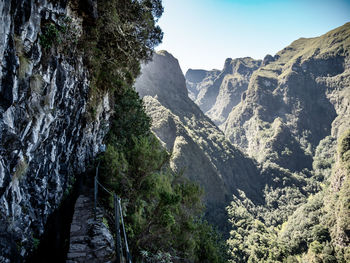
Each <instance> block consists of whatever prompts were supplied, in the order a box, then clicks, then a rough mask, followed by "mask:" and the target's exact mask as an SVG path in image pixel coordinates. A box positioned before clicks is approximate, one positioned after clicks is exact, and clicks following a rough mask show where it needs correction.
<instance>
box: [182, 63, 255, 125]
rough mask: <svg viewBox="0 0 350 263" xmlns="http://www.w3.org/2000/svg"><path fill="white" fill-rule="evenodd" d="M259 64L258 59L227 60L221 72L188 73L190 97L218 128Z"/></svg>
mask: <svg viewBox="0 0 350 263" xmlns="http://www.w3.org/2000/svg"><path fill="white" fill-rule="evenodd" d="M260 65H261V60H254V59H252V58H249V57H246V58H237V59H231V58H228V59H226V61H225V64H224V68H223V70H222V71H218V70H212V71H204V70H191V69H190V70H188V71H187V72H186V85H187V88H188V90H189V92H190V94H193V95H192V97H191V96H190V97H191V99H192V100H193V101H195V102H196V104H197V105H198V106H199V107H200V108H201V110H202V111H203V112H204V113H205V114H206V115H207V116H209V117H210V118H211V120H212V121H214V123H215V124H216V125H217V126H219V127H220V125H221V124H223V123H224V122H225V121H226V119H227V117H228V115H229V113H230V112H231V110H232V108H233V107H234V106H236V105H237V104H238V103H239V102H240V101H241V96H242V94H243V92H244V91H246V90H247V88H248V83H249V80H250V77H251V75H252V73H253V72H254V71H255V70H257V69H258V68H259V67H260Z"/></svg>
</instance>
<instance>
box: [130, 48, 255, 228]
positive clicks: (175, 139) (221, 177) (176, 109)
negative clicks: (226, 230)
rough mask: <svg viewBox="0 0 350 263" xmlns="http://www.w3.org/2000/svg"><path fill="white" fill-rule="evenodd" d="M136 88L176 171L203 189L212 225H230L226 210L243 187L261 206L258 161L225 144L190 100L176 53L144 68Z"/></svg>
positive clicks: (161, 56) (157, 58)
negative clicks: (170, 155)
mask: <svg viewBox="0 0 350 263" xmlns="http://www.w3.org/2000/svg"><path fill="white" fill-rule="evenodd" d="M135 86H136V90H137V91H138V92H139V93H140V95H141V96H142V97H143V100H144V103H145V106H146V112H147V113H148V114H149V115H150V116H151V117H152V121H153V122H152V129H153V131H154V133H155V134H156V135H157V137H158V138H159V139H160V141H161V142H162V143H163V145H164V146H165V147H166V149H167V150H168V151H169V152H170V153H172V158H171V168H172V169H173V170H175V171H177V172H181V171H182V170H183V172H184V175H185V176H186V177H188V178H190V179H191V180H194V181H196V182H198V183H199V184H200V185H201V186H203V187H204V190H205V199H206V203H207V205H208V209H209V210H211V213H210V215H209V216H212V217H216V220H213V221H215V222H217V223H218V224H223V223H224V222H225V219H224V218H225V212H224V210H223V208H224V207H225V206H226V205H227V204H228V202H229V201H230V200H231V199H232V194H238V192H237V191H238V189H240V190H242V191H244V192H246V193H247V196H249V198H251V199H252V200H255V201H256V202H260V201H261V200H262V198H261V195H260V189H261V187H262V186H261V184H260V179H259V171H258V169H257V167H256V164H255V162H254V161H253V160H252V159H250V158H247V157H246V156H245V155H244V154H242V152H241V151H239V150H237V149H236V148H235V147H233V146H232V145H231V144H230V143H228V142H227V141H225V138H224V134H223V133H222V132H221V131H220V130H219V129H218V128H217V127H216V126H215V125H214V124H213V123H212V122H211V121H210V119H209V118H208V117H207V116H205V115H204V114H203V113H202V111H201V110H200V109H199V107H198V106H197V105H196V104H195V103H194V102H193V101H192V100H191V99H190V98H189V97H188V95H187V90H186V83H185V78H184V76H183V74H182V72H181V69H180V67H179V64H178V61H177V60H176V59H175V58H174V57H173V56H172V55H171V54H169V53H168V52H166V51H160V52H158V53H157V54H155V55H154V57H153V61H152V62H150V63H148V64H146V65H143V66H142V74H141V76H140V77H139V78H138V79H137V81H136V84H135ZM252 182H254V183H252ZM216 209H217V210H216ZM214 211H216V212H214ZM220 213H221V214H220Z"/></svg>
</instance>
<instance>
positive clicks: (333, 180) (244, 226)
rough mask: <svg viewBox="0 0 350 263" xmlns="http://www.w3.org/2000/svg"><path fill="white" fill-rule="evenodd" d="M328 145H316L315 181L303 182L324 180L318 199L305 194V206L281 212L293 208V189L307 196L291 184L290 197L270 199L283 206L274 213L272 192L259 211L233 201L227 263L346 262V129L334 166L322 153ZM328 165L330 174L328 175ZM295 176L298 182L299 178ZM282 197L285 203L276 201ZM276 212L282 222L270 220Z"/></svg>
mask: <svg viewBox="0 0 350 263" xmlns="http://www.w3.org/2000/svg"><path fill="white" fill-rule="evenodd" d="M330 145H333V142H332V139H331V138H326V139H325V140H323V141H322V142H321V143H320V146H319V147H318V149H317V151H316V158H315V162H314V168H315V171H314V172H313V174H315V175H316V176H314V177H310V178H307V179H305V180H306V181H309V183H307V184H310V183H312V182H314V183H315V182H316V180H317V179H318V178H319V177H318V176H317V175H319V174H322V177H326V178H327V179H328V180H327V181H326V182H327V184H326V185H324V188H323V189H322V190H321V191H320V192H318V193H317V194H315V195H309V196H308V198H307V200H306V202H305V201H304V204H302V202H300V203H299V205H298V204H295V205H296V207H294V208H292V209H290V210H289V209H288V208H283V202H284V203H286V204H289V205H290V204H291V203H292V201H293V199H294V198H295V197H294V194H291V193H293V192H294V193H296V192H295V191H297V189H298V188H301V189H303V188H304V189H305V193H310V190H308V188H305V187H302V185H299V186H298V187H293V184H292V185H291V187H290V189H291V190H292V192H291V193H290V194H291V195H290V194H287V193H286V194H285V195H283V194H282V196H274V197H273V198H272V199H271V200H274V202H278V201H282V202H281V203H280V204H278V205H277V204H276V207H275V209H270V210H269V209H268V208H269V202H268V199H269V198H270V197H272V196H271V195H272V193H273V192H274V191H272V190H271V189H270V190H269V191H265V193H266V197H265V199H266V200H267V202H266V204H265V205H264V206H256V205H254V204H253V203H251V202H249V201H248V200H244V198H241V200H239V199H238V198H236V199H235V200H234V201H233V202H232V204H231V205H230V206H229V207H228V208H227V211H228V214H229V217H230V223H231V224H232V231H231V233H230V238H229V239H228V241H227V243H228V246H229V250H230V256H231V260H230V262H296V263H298V262H300V263H301V262H310V263H318V262H341V263H345V262H349V260H350V249H349V240H350V236H349V230H350V206H349V204H350V190H349V189H350V179H349V175H350V166H349V153H350V130H349V131H347V132H346V133H345V134H344V135H343V136H342V137H341V138H340V140H339V143H338V153H337V162H335V163H334V161H333V158H332V157H331V156H330V155H329V154H326V151H325V150H324V148H325V147H329V148H330ZM328 150H329V149H328ZM322 157H323V160H325V161H322ZM323 163H325V164H324V165H323ZM321 164H322V165H321ZM330 166H332V174H331V175H330V176H328V175H329V169H330ZM316 168H317V169H316ZM327 176H328V177H327ZM294 177H295V179H296V180H297V179H298V176H294ZM272 180H274V179H273V176H272ZM299 180H300V175H299ZM285 182H286V181H285ZM285 182H284V184H285ZM296 182H297V181H296ZM307 184H306V185H307ZM276 189H277V188H276ZM285 189H287V188H285ZM300 194H301V192H300ZM283 196H285V199H284V200H283V199H282V200H281V198H282V197H283ZM276 197H277V198H276ZM301 198H302V199H301V200H300V201H303V195H301ZM242 200H243V201H242ZM286 204H285V206H286ZM281 207H282V209H285V210H284V212H286V211H287V215H289V216H288V217H283V215H285V213H283V212H281V210H280V209H281ZM297 207H298V208H297ZM276 211H278V212H277V214H279V216H280V217H281V218H282V220H279V221H278V220H277V221H276V220H271V218H277V217H276V215H274V213H275V212H276ZM288 211H289V212H288Z"/></svg>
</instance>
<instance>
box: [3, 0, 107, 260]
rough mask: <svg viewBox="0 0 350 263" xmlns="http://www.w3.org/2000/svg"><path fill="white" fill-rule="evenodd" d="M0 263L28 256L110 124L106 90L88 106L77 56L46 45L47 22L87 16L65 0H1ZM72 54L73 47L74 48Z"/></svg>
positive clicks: (77, 29) (74, 22) (78, 27)
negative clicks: (92, 110)
mask: <svg viewBox="0 0 350 263" xmlns="http://www.w3.org/2000/svg"><path fill="white" fill-rule="evenodd" d="M0 13H1V18H0V19H1V23H0V58H1V61H2V63H1V64H0V156H1V158H0V211H1V212H0V224H1V234H0V255H1V256H0V261H2V262H9V260H10V259H11V257H12V259H13V257H15V256H16V255H18V253H19V254H20V256H21V257H24V256H26V255H27V254H28V253H29V252H30V251H31V249H32V248H33V242H34V239H35V238H38V237H39V235H40V234H42V233H43V231H44V224H45V222H46V220H47V218H48V216H49V215H50V214H51V213H52V212H53V210H54V209H55V208H57V207H58V205H59V204H60V201H61V200H62V198H63V196H64V193H65V192H67V191H69V188H70V187H71V185H72V183H73V181H74V174H78V173H82V172H84V171H85V167H86V165H87V164H88V163H89V161H90V160H91V159H92V158H93V157H94V156H95V155H96V154H97V153H98V151H99V145H101V143H102V139H103V137H104V135H105V133H106V132H107V129H108V119H109V116H110V107H109V99H108V95H106V96H105V97H104V100H103V102H102V103H100V104H99V105H97V106H96V109H95V115H94V116H92V115H91V114H90V113H89V112H88V110H87V108H88V105H89V96H88V95H89V74H88V71H87V70H86V68H85V67H84V65H83V62H82V58H81V57H79V55H75V56H71V55H69V54H68V53H67V52H65V51H66V50H64V44H62V43H61V44H60V47H57V48H63V50H62V51H60V52H58V51H57V48H56V47H50V48H46V49H44V48H43V46H44V42H43V41H44V40H43V38H42V36H43V34H44V33H45V32H44V31H45V29H44V28H45V25H53V27H56V28H57V27H58V26H60V25H61V21H62V20H61V18H67V17H69V19H70V21H71V22H70V23H71V24H72V25H73V27H74V30H75V32H76V34H79V32H81V27H82V25H81V23H82V19H81V17H79V16H78V15H77V14H75V12H74V11H72V8H71V7H69V6H67V4H66V1H57V2H55V3H51V2H47V1H45V0H39V1H35V2H34V1H21V0H19V1H1V2H0ZM73 52H74V50H73Z"/></svg>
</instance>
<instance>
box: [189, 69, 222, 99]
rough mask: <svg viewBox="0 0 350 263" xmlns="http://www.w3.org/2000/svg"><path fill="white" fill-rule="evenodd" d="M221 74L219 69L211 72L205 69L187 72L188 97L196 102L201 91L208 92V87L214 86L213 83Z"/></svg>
mask: <svg viewBox="0 0 350 263" xmlns="http://www.w3.org/2000/svg"><path fill="white" fill-rule="evenodd" d="M219 73H220V70H217V69H213V70H210V71H207V70H203V69H189V70H187V72H186V75H185V78H186V87H187V89H188V96H189V97H190V99H191V100H193V101H196V100H197V97H198V95H199V93H200V92H201V90H207V89H208V87H210V86H211V85H213V81H214V80H215V78H216V77H217V76H218V75H219ZM202 93H203V91H202ZM201 96H202V95H201Z"/></svg>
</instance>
